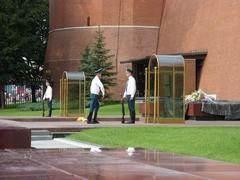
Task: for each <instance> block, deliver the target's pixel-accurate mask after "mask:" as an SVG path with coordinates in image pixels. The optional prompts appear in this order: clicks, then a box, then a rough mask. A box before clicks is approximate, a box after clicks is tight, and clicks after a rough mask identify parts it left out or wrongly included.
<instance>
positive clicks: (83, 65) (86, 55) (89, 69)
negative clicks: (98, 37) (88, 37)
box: [80, 46, 96, 97]
mask: <svg viewBox="0 0 240 180" xmlns="http://www.w3.org/2000/svg"><path fill="white" fill-rule="evenodd" d="M92 61H93V53H92V49H91V48H90V47H89V46H87V47H86V48H85V50H84V52H83V54H82V56H81V59H80V71H83V72H84V73H85V76H86V95H87V97H89V95H90V92H89V90H90V85H91V81H92V79H93V78H94V76H95V73H94V71H95V68H96V66H95V65H94V63H93V62H92Z"/></svg>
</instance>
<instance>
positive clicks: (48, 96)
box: [43, 81, 52, 117]
mask: <svg viewBox="0 0 240 180" xmlns="http://www.w3.org/2000/svg"><path fill="white" fill-rule="evenodd" d="M46 86H47V89H46V91H45V94H44V96H43V100H47V102H48V116H47V117H51V116H52V87H51V86H50V82H49V81H46Z"/></svg>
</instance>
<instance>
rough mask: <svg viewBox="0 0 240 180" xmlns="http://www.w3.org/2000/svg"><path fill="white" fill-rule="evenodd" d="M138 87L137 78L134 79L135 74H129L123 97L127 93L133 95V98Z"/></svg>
mask: <svg viewBox="0 0 240 180" xmlns="http://www.w3.org/2000/svg"><path fill="white" fill-rule="evenodd" d="M136 89H137V88H136V80H135V79H134V77H133V76H129V77H128V81H127V84H126V89H125V92H124V95H123V97H126V96H127V95H131V98H133V97H134V96H135V93H136Z"/></svg>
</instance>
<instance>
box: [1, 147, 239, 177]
mask: <svg viewBox="0 0 240 180" xmlns="http://www.w3.org/2000/svg"><path fill="white" fill-rule="evenodd" d="M0 179H20V180H27V179H99V180H103V179H104V180H109V179H124V180H128V179H129V180H134V179H183V180H187V179H193V180H194V179H227V180H229V179H240V164H232V163H224V162H220V161H213V160H207V159H204V158H196V157H189V156H179V155H176V154H173V153H163V152H158V151H150V150H144V149H137V150H136V152H135V153H133V154H128V153H127V152H126V149H116V150H114V149H103V151H102V152H101V153H91V152H89V150H83V149H51V150H33V149H28V150H24V149H22V150H19V149H18V150H9V149H6V150H0Z"/></svg>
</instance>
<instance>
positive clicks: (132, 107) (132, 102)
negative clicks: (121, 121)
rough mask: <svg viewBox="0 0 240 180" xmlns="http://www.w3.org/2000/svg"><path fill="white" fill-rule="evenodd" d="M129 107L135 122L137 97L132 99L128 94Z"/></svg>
mask: <svg viewBox="0 0 240 180" xmlns="http://www.w3.org/2000/svg"><path fill="white" fill-rule="evenodd" d="M127 102H128V109H129V112H130V118H131V121H132V122H135V116H136V115H135V97H134V98H133V99H132V100H131V95H127Z"/></svg>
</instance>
